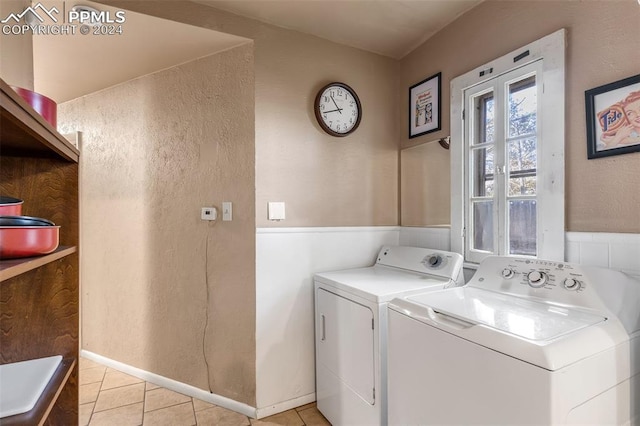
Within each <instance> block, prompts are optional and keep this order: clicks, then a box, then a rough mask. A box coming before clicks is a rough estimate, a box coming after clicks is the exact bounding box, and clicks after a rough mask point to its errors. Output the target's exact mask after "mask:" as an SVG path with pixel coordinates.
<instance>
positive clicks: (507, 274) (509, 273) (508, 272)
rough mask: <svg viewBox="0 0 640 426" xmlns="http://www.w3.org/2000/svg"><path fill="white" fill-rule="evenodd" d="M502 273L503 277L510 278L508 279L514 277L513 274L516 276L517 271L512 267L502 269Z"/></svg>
mask: <svg viewBox="0 0 640 426" xmlns="http://www.w3.org/2000/svg"><path fill="white" fill-rule="evenodd" d="M501 274H502V278H504V279H506V280H508V279H511V278H513V276H514V275H515V274H516V273H515V272H514V271H513V269H510V268H504V269H503V270H502V273H501Z"/></svg>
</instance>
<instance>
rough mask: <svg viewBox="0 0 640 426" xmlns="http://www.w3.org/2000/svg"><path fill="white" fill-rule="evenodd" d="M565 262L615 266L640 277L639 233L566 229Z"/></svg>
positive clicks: (616, 268) (607, 266) (604, 266)
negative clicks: (570, 230)
mask: <svg viewBox="0 0 640 426" xmlns="http://www.w3.org/2000/svg"><path fill="white" fill-rule="evenodd" d="M565 241H566V245H565V250H566V251H565V259H566V261H567V262H572V263H581V264H583V265H591V266H600V267H603V268H610V269H615V270H618V271H622V272H624V273H626V274H628V275H631V276H633V277H635V278H637V279H640V234H612V233H605V232H567V233H566V236H565Z"/></svg>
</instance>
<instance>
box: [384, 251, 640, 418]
mask: <svg viewBox="0 0 640 426" xmlns="http://www.w3.org/2000/svg"><path fill="white" fill-rule="evenodd" d="M388 344H389V354H388V355H389V371H388V374H389V376H388V385H389V424H392V425H430V424H437V425H445V424H456V425H472V424H484V425H500V424H502V425H507V424H508V425H521V424H530V425H533V424H535V425H555V424H580V425H585V424H599V425H604V424H607V425H614V424H639V423H640V282H638V281H636V280H634V279H631V278H630V277H628V276H626V275H624V274H622V273H620V272H616V271H612V270H606V269H597V268H587V267H583V266H579V265H573V264H568V263H558V262H549V261H542V260H535V259H525V258H510V257H490V258H487V259H486V260H484V261H483V262H482V263H481V264H480V266H479V268H478V270H477V271H476V273H475V275H474V276H473V278H472V279H471V280H470V281H469V283H468V284H467V285H465V286H463V287H460V288H454V289H447V290H443V291H440V292H435V293H425V294H417V295H411V296H409V297H408V298H406V299H396V300H393V301H392V302H391V303H389V342H388Z"/></svg>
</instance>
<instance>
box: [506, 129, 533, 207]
mask: <svg viewBox="0 0 640 426" xmlns="http://www.w3.org/2000/svg"><path fill="white" fill-rule="evenodd" d="M508 151H509V152H508V155H509V195H510V196H513V195H535V194H536V169H537V157H536V155H537V154H536V140H535V139H521V140H516V141H511V142H509V148H508Z"/></svg>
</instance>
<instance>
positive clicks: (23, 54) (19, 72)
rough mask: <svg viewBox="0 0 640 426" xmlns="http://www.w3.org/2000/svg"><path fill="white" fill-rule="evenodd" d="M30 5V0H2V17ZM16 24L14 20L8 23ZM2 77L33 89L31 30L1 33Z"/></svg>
mask: <svg viewBox="0 0 640 426" xmlns="http://www.w3.org/2000/svg"><path fill="white" fill-rule="evenodd" d="M30 5H31V2H30V1H29V0H2V1H0V19H5V18H6V17H8V16H9V14H11V13H22V12H23V11H24V10H25V8H27V7H29V6H30ZM15 24H16V23H15V21H13V20H11V21H9V23H7V25H15ZM22 24H23V22H20V25H22ZM0 78H2V79H3V80H4V81H5V82H6V83H8V84H10V85H12V86H17V87H22V88H24V89H29V90H33V36H32V35H31V33H30V32H28V33H26V34H24V35H22V34H20V35H15V34H8V35H6V34H4V33H0Z"/></svg>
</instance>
